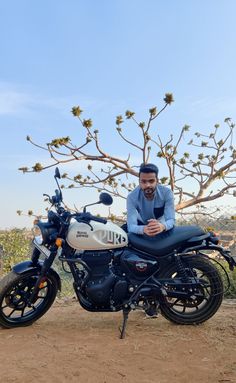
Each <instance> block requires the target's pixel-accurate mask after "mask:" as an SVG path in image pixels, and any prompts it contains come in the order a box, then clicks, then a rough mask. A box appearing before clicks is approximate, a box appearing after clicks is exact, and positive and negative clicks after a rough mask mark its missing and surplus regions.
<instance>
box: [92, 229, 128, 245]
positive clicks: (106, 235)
mask: <svg viewBox="0 0 236 383" xmlns="http://www.w3.org/2000/svg"><path fill="white" fill-rule="evenodd" d="M98 239H99V240H100V241H101V242H103V243H105V244H107V243H110V244H112V245H122V244H123V243H125V242H126V238H125V237H124V236H123V235H122V234H119V233H116V232H114V231H109V230H106V231H105V230H104V231H99V233H98Z"/></svg>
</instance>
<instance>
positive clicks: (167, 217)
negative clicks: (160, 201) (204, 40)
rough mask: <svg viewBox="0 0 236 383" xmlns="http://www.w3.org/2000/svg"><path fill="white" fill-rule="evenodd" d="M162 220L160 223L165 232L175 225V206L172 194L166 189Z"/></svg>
mask: <svg viewBox="0 0 236 383" xmlns="http://www.w3.org/2000/svg"><path fill="white" fill-rule="evenodd" d="M163 218H164V220H161V222H162V223H163V224H164V225H165V227H166V230H170V229H172V228H173V227H174V225H175V204H174V195H173V192H172V191H171V190H170V189H168V192H167V193H166V195H165V208H164V217H163Z"/></svg>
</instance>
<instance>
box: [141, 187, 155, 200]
mask: <svg viewBox="0 0 236 383" xmlns="http://www.w3.org/2000/svg"><path fill="white" fill-rule="evenodd" d="M143 193H144V195H145V197H147V198H152V197H153V196H154V193H155V188H147V189H144V190H143Z"/></svg>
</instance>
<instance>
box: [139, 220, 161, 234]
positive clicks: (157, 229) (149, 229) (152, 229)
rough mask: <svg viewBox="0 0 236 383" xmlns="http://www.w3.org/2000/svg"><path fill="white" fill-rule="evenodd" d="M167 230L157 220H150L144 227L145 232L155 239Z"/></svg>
mask: <svg viewBox="0 0 236 383" xmlns="http://www.w3.org/2000/svg"><path fill="white" fill-rule="evenodd" d="M165 229H166V227H165V225H163V223H161V222H159V221H158V220H157V219H149V220H148V224H147V225H146V226H144V230H143V232H144V234H146V235H148V236H149V237H154V236H155V235H157V234H160V233H162V232H163V231H165Z"/></svg>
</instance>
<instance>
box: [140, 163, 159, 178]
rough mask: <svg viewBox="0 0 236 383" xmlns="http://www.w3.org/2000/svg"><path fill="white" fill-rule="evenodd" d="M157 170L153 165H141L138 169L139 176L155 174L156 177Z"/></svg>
mask: <svg viewBox="0 0 236 383" xmlns="http://www.w3.org/2000/svg"><path fill="white" fill-rule="evenodd" d="M158 172H159V169H158V167H157V166H156V165H154V164H141V165H140V168H139V176H140V173H155V174H156V176H158Z"/></svg>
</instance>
